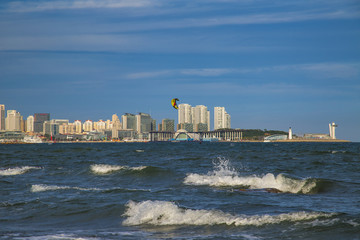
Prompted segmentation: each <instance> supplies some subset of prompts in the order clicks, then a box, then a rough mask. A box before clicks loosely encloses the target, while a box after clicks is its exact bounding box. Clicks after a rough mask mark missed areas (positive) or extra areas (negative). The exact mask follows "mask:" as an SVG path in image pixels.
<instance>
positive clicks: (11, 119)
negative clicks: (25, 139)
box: [5, 110, 21, 131]
mask: <svg viewBox="0 0 360 240" xmlns="http://www.w3.org/2000/svg"><path fill="white" fill-rule="evenodd" d="M5 127H6V128H5V129H6V130H7V131H21V116H20V113H19V112H17V111H16V110H8V111H7V116H6V118H5Z"/></svg>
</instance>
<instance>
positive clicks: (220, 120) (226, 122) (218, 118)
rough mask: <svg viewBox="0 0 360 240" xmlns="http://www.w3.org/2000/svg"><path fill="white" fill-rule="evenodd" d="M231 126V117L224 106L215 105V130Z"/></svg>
mask: <svg viewBox="0 0 360 240" xmlns="http://www.w3.org/2000/svg"><path fill="white" fill-rule="evenodd" d="M220 128H231V117H230V115H229V114H228V113H227V112H226V111H225V108H224V107H214V130H217V129H220Z"/></svg>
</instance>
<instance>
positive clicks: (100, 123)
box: [94, 119, 106, 132]
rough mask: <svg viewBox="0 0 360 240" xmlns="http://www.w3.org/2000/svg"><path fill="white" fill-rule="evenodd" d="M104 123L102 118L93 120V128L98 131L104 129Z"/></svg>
mask: <svg viewBox="0 0 360 240" xmlns="http://www.w3.org/2000/svg"><path fill="white" fill-rule="evenodd" d="M105 128H106V124H105V122H104V120H101V119H100V120H99V121H97V122H94V129H95V130H96V131H98V132H101V131H105Z"/></svg>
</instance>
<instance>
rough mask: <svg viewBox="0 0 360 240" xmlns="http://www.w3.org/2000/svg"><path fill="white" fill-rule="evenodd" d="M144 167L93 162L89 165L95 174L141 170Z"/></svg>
mask: <svg viewBox="0 0 360 240" xmlns="http://www.w3.org/2000/svg"><path fill="white" fill-rule="evenodd" d="M146 168H147V166H139V167H129V166H119V165H108V164H93V165H91V166H90V169H91V171H92V172H93V173H95V174H109V173H111V172H116V171H120V170H133V171H141V170H144V169H146Z"/></svg>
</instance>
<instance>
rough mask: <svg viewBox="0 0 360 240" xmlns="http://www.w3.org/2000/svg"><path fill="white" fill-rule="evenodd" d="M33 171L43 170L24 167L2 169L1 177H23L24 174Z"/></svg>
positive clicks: (0, 171)
mask: <svg viewBox="0 0 360 240" xmlns="http://www.w3.org/2000/svg"><path fill="white" fill-rule="evenodd" d="M31 169H41V168H40V167H30V166H24V167H15V168H8V169H1V170H0V176H13V175H21V174H24V173H26V172H27V171H29V170H31Z"/></svg>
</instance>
